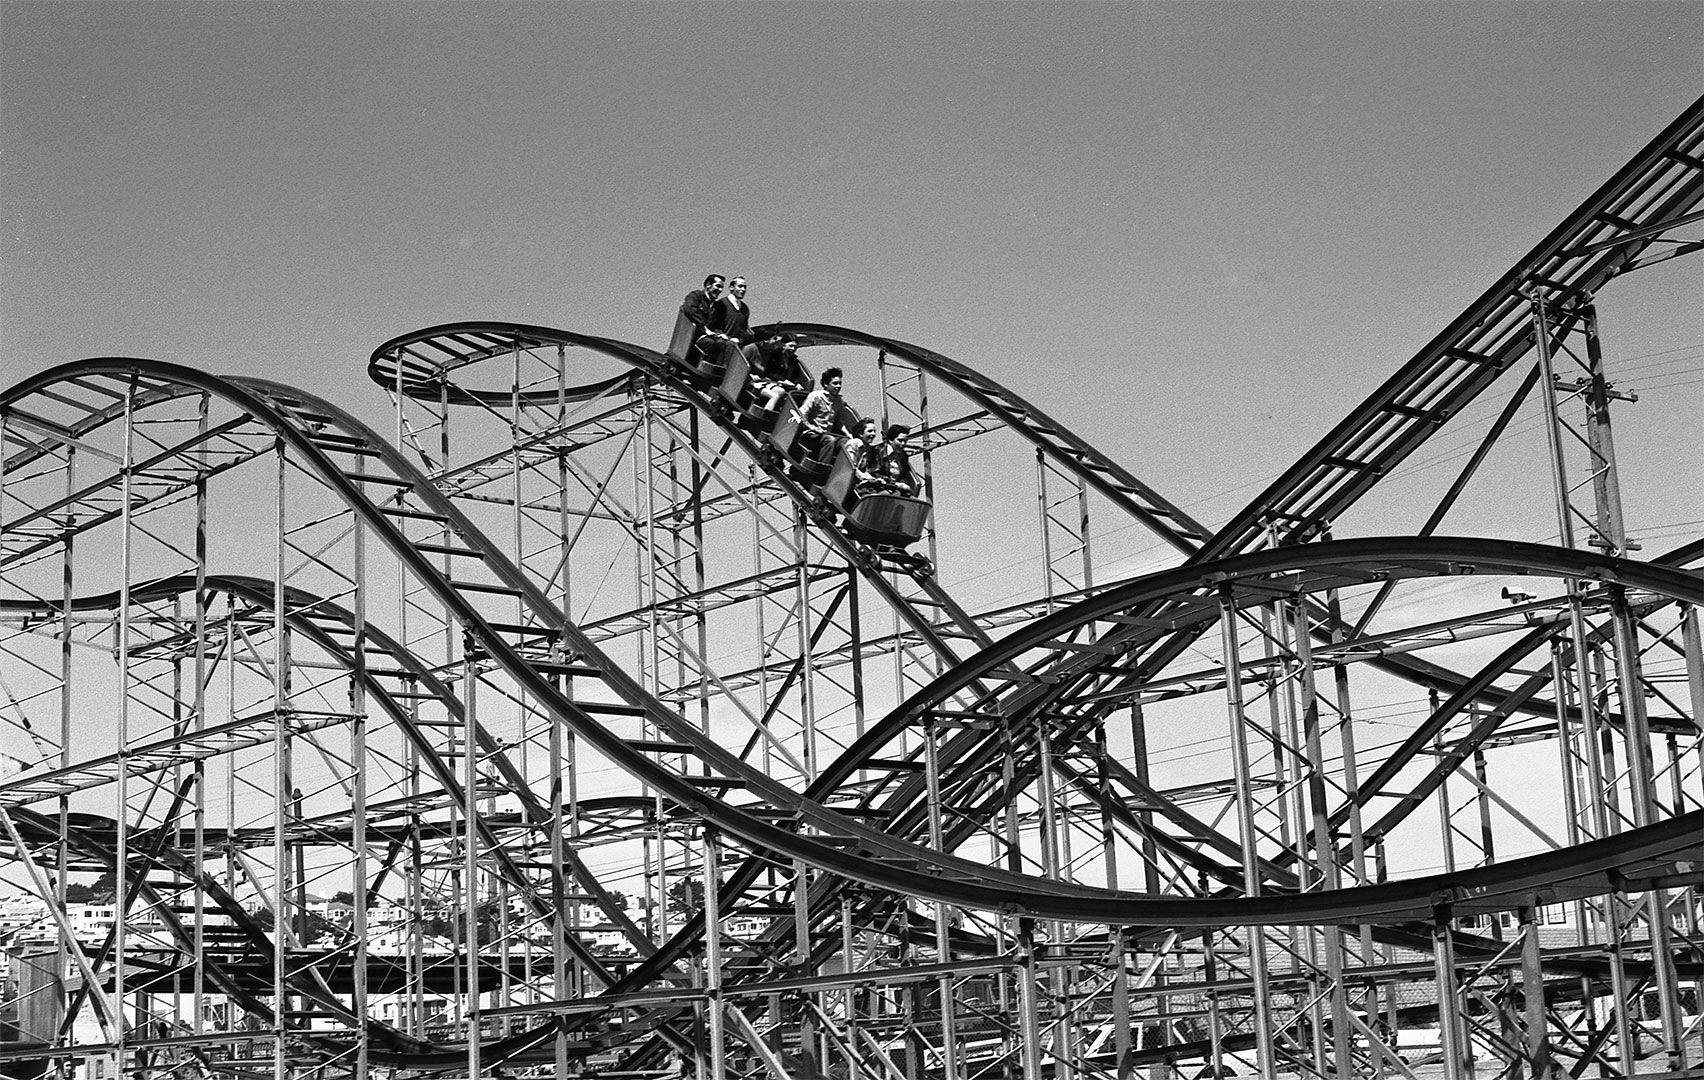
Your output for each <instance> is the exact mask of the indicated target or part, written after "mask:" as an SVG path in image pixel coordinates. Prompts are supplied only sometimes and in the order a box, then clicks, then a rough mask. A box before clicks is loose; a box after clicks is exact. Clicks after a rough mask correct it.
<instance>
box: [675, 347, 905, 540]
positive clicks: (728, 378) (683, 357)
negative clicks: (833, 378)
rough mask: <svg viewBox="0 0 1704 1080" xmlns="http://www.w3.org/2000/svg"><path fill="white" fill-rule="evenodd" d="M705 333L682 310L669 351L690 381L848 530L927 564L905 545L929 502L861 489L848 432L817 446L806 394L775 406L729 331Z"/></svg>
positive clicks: (851, 419)
mask: <svg viewBox="0 0 1704 1080" xmlns="http://www.w3.org/2000/svg"><path fill="white" fill-rule="evenodd" d="M697 337H698V327H697V326H696V325H695V324H694V323H692V322H691V321H690V320H689V319H687V317H686V316H685V315H684V314H682V315H681V316H680V317H679V318H678V319H677V321H676V323H675V332H674V337H673V338H672V339H671V340H670V342H669V357H670V358H671V359H672V360H674V361H675V362H676V363H677V364H679V365H680V369H681V371H682V372H684V373H685V374H686V377H687V379H688V381H690V382H691V383H692V384H693V385H694V386H697V387H698V388H700V389H702V390H705V391H707V392H708V393H709V394H710V395H711V397H712V400H713V401H715V402H718V403H719V405H720V407H721V408H723V409H725V410H726V415H727V416H728V417H730V418H731V419H732V420H733V421H734V423H735V424H737V425H738V426H739V427H740V429H741V430H743V431H746V432H748V433H749V434H751V435H752V436H753V437H754V438H755V439H756V440H757V442H758V445H759V447H760V448H762V449H763V450H764V452H765V453H766V454H774V455H776V457H775V459H774V460H778V461H780V462H783V463H785V464H786V466H787V472H788V475H789V476H790V477H791V478H793V479H794V480H795V481H797V482H798V484H799V485H800V486H801V487H803V488H804V489H805V490H806V491H807V492H810V493H811V494H813V495H815V496H817V497H818V498H819V499H820V500H821V501H822V502H823V503H824V504H826V506H827V507H829V508H830V509H832V510H833V511H834V512H835V513H838V514H840V515H841V516H842V517H841V523H840V524H841V528H842V529H843V530H844V531H845V533H846V535H847V536H849V537H851V538H852V539H853V540H856V541H858V542H859V543H863V544H868V545H870V546H871V547H872V548H874V549H875V550H876V551H877V552H878V553H881V554H884V555H888V556H889V557H893V556H899V557H900V558H901V560H902V561H904V560H907V559H909V560H910V561H914V562H917V563H918V564H919V565H924V563H923V560H922V559H921V558H920V557H918V556H906V555H905V554H904V549H905V548H906V547H907V546H909V545H911V544H914V543H916V542H917V541H918V540H920V539H922V536H923V532H924V530H925V529H927V528H928V526H929V510H930V507H929V503H928V502H927V501H926V500H924V499H919V498H915V497H913V496H910V495H905V494H900V493H897V492H887V491H883V492H863V493H860V492H858V491H857V490H856V485H855V484H854V479H855V473H854V470H853V467H852V456H851V454H850V453H849V452H848V450H847V445H846V444H847V440H846V439H845V438H844V437H841V438H835V439H831V440H824V441H823V443H822V444H821V445H820V446H817V447H811V446H810V445H809V444H808V442H807V440H804V439H800V438H799V420H800V416H799V406H800V405H801V404H802V402H800V401H798V400H795V399H794V397H793V395H792V394H782V395H781V397H780V399H779V400H777V401H776V403H775V407H774V408H764V406H763V402H762V400H761V399H760V398H759V396H758V395H757V393H756V392H755V391H753V389H752V386H751V365H750V364H749V363H748V362H747V360H746V357H745V354H744V353H742V352H741V351H740V348H739V346H738V345H736V344H735V343H734V342H732V341H729V340H727V339H725V338H723V339H713V340H711V341H710V342H708V343H707V347H705V348H701V349H694V348H693V344H694V342H695V341H696V339H697ZM841 408H842V409H844V410H845V411H846V413H847V414H848V415H847V416H845V417H843V418H842V419H843V421H844V422H843V423H842V425H841V426H842V427H851V426H853V424H855V423H856V416H855V414H853V413H852V410H851V408H850V407H849V406H846V405H844V404H842V406H841Z"/></svg>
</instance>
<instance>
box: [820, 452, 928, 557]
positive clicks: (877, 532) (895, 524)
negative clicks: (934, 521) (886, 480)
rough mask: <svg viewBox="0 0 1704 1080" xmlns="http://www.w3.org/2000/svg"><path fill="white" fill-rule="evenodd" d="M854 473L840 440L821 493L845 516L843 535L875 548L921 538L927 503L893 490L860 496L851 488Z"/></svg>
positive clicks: (925, 520)
mask: <svg viewBox="0 0 1704 1080" xmlns="http://www.w3.org/2000/svg"><path fill="white" fill-rule="evenodd" d="M857 475H858V474H857V472H856V471H855V470H854V469H853V468H852V455H851V454H850V453H848V452H847V450H846V444H845V443H841V444H840V446H839V449H838V450H837V451H836V453H835V456H834V465H833V466H832V467H831V468H830V469H829V473H828V479H827V480H824V481H823V484H822V493H823V495H824V497H826V498H827V499H828V501H829V502H831V503H833V504H834V505H835V506H837V507H839V508H840V510H841V512H842V513H844V514H845V515H846V518H845V521H844V522H843V523H842V525H841V528H843V529H845V530H846V535H847V536H850V537H851V538H852V539H854V540H857V541H859V542H860V543H864V544H872V545H874V546H876V547H878V548H883V547H896V548H902V547H905V546H906V545H908V544H915V543H916V542H917V541H918V540H921V539H922V538H923V530H924V529H927V528H928V527H929V504H928V503H927V502H924V501H923V500H922V499H914V498H912V497H911V496H909V495H901V494H900V493H898V492H893V491H879V492H871V493H869V494H866V495H860V494H858V492H857V491H856V490H855V489H854V483H855V481H856V480H857Z"/></svg>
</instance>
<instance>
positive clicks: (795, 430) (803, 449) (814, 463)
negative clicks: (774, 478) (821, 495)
mask: <svg viewBox="0 0 1704 1080" xmlns="http://www.w3.org/2000/svg"><path fill="white" fill-rule="evenodd" d="M803 426H804V420H803V417H802V416H801V415H800V413H799V409H798V405H797V403H795V402H792V401H791V400H790V399H789V400H788V401H786V402H785V403H784V404H783V407H782V412H781V417H780V419H778V420H776V422H775V430H774V431H772V432H770V434H769V441H770V442H771V443H772V444H773V445H774V447H775V449H776V450H777V451H778V452H779V453H780V454H781V456H782V457H784V458H786V459H787V460H788V461H789V462H791V463H792V465H793V474H792V475H793V479H795V480H797V481H798V482H799V483H801V484H804V485H806V486H808V487H816V486H818V485H819V484H821V483H822V482H823V481H824V480H826V479H828V475H829V470H830V469H831V468H832V467H833V465H834V457H835V454H836V453H838V452H839V449H840V443H839V442H838V441H836V440H833V439H831V440H828V442H827V444H826V445H819V441H818V440H815V439H811V438H802V437H801V436H800V431H801V429H802V428H803Z"/></svg>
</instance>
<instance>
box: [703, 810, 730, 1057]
mask: <svg viewBox="0 0 1704 1080" xmlns="http://www.w3.org/2000/svg"><path fill="white" fill-rule="evenodd" d="M717 841H718V838H717V836H716V830H715V829H714V828H713V827H711V826H709V825H706V826H704V843H703V850H702V852H701V854H702V855H703V857H704V1008H705V1011H706V1012H707V1013H708V1017H707V1019H708V1021H709V1029H710V1075H711V1076H713V1077H724V1076H726V1075H727V1074H728V1072H727V1068H728V1064H727V1043H726V1041H725V1040H726V1032H725V1031H724V1030H723V1028H724V1025H723V1018H722V896H721V893H722V872H721V861H722V854H721V845H720V844H719V843H718V842H717Z"/></svg>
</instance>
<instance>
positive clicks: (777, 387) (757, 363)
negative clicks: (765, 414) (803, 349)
mask: <svg viewBox="0 0 1704 1080" xmlns="http://www.w3.org/2000/svg"><path fill="white" fill-rule="evenodd" d="M798 348H799V346H798V342H797V341H796V340H795V339H794V338H793V336H792V335H791V334H774V335H772V336H770V337H767V338H764V339H763V340H762V341H758V342H754V343H752V344H750V345H747V346H746V347H745V348H744V349H742V350H740V351H741V352H742V353H743V354H744V355H745V358H746V363H747V364H748V365H749V366H750V367H751V388H752V391H753V392H754V393H756V394H757V396H758V397H759V398H761V399H763V407H764V408H765V409H774V408H775V407H776V405H778V404H779V403H780V401H781V397H782V395H783V394H803V393H804V392H805V391H806V390H807V389H808V388H809V387H810V381H811V380H810V376H809V375H806V374H805V369H804V367H803V366H802V365H800V363H799V353H798Z"/></svg>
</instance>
